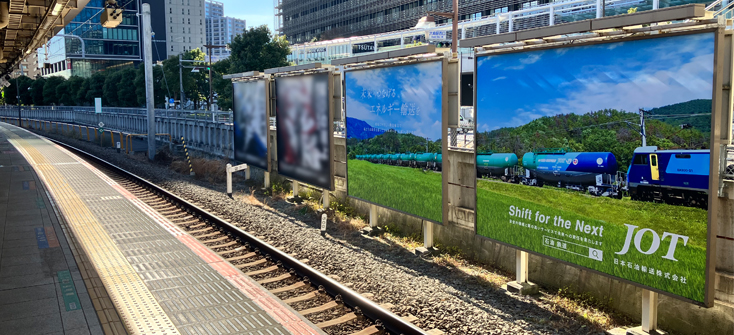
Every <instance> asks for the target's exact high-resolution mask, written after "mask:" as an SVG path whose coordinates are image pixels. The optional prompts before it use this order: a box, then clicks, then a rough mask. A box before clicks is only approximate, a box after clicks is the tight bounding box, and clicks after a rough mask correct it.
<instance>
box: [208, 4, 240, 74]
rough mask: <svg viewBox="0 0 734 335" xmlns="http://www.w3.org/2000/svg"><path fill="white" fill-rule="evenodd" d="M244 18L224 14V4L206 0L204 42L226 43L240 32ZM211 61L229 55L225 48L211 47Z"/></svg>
mask: <svg viewBox="0 0 734 335" xmlns="http://www.w3.org/2000/svg"><path fill="white" fill-rule="evenodd" d="M245 23H246V22H245V20H241V19H236V18H233V17H227V16H224V4H222V3H221V2H218V1H211V0H207V1H206V44H208V45H227V44H229V43H231V42H232V39H234V37H235V36H237V35H239V34H242V33H243V32H244V31H245V29H246V27H247V26H246V25H245ZM211 54H212V62H216V61H218V60H221V59H225V58H227V57H229V55H230V51H229V49H227V48H213V49H212V50H211Z"/></svg>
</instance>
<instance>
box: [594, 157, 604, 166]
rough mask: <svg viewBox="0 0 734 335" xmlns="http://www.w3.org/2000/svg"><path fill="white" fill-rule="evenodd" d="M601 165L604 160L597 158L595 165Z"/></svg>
mask: <svg viewBox="0 0 734 335" xmlns="http://www.w3.org/2000/svg"><path fill="white" fill-rule="evenodd" d="M602 163H604V160H603V159H601V157H599V158H597V159H596V164H599V165H601V164H602Z"/></svg>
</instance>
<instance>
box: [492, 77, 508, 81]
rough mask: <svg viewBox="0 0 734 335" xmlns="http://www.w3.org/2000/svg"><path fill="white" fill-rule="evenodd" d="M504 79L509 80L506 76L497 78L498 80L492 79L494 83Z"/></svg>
mask: <svg viewBox="0 0 734 335" xmlns="http://www.w3.org/2000/svg"><path fill="white" fill-rule="evenodd" d="M503 79H507V77H505V76H502V77H497V78H494V79H492V81H498V80H503Z"/></svg>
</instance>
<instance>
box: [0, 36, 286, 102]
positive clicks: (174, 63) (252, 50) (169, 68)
mask: <svg viewBox="0 0 734 335" xmlns="http://www.w3.org/2000/svg"><path fill="white" fill-rule="evenodd" d="M229 48H230V50H231V55H230V57H229V58H227V59H223V60H220V61H218V62H214V63H212V65H211V69H212V91H213V92H214V93H217V95H218V97H217V100H218V101H217V103H218V105H219V108H220V109H222V110H229V109H231V108H232V82H231V81H230V80H228V79H222V75H225V74H230V73H241V72H248V71H263V70H265V69H267V68H273V67H281V66H287V65H288V62H287V61H286V56H287V55H288V54H289V53H290V47H289V46H288V42H287V40H286V39H285V37H284V36H272V34H271V32H270V30H269V29H268V28H267V26H266V25H262V26H260V27H256V28H250V29H249V30H246V31H245V32H244V33H242V34H240V35H237V36H235V37H234V39H233V41H232V43H230V44H229ZM182 59H184V60H195V61H196V62H184V63H183V65H184V66H192V65H193V66H197V68H199V72H191V70H192V69H190V68H184V69H182V72H181V79H182V80H179V61H178V55H176V56H171V57H169V58H168V59H166V60H164V61H163V62H162V64H161V65H154V66H153V91H154V103H155V106H156V107H157V108H161V107H163V106H164V104H165V98H166V97H169V98H174V99H176V100H179V99H180V95H181V83H183V91H184V95H185V97H186V99H188V100H191V101H193V102H194V108H198V107H199V106H203V105H207V104H208V102H209V101H208V100H209V71H207V68H208V64H209V63H208V58H207V57H206V54H205V53H204V52H203V51H201V50H199V49H194V50H190V51H186V52H184V53H183V54H182ZM18 91H19V93H20V94H19V95H20V103H21V104H22V105H39V106H41V105H44V106H48V105H56V106H93V105H94V98H102V105H103V106H106V107H143V106H145V66H144V65H143V64H142V63H141V64H139V65H138V66H137V67H132V66H129V67H123V68H119V69H110V68H108V69H106V70H104V71H99V72H96V73H94V74H93V75H92V76H91V77H89V78H82V77H78V76H71V77H70V78H68V79H66V78H64V77H61V76H49V77H46V78H44V77H40V76H39V77H37V78H30V77H27V76H21V77H19V78H18V79H17V81H16V80H15V79H11V80H10V85H9V86H6V87H4V88H3V90H2V103H5V104H10V105H17V104H18V101H17V100H18V99H17V98H16V95H17V94H18V93H17V92H18Z"/></svg>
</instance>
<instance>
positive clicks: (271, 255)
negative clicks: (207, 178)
mask: <svg viewBox="0 0 734 335" xmlns="http://www.w3.org/2000/svg"><path fill="white" fill-rule="evenodd" d="M49 140H51V141H53V142H54V143H56V144H58V145H60V146H62V147H64V148H66V149H67V150H69V151H72V152H74V153H75V154H77V155H79V156H80V157H81V158H83V159H85V160H87V161H88V162H90V163H91V164H93V165H94V166H95V167H97V168H98V169H99V170H100V171H102V172H103V173H105V174H106V175H107V176H109V177H110V178H112V179H113V180H114V181H116V182H117V183H118V184H120V185H121V186H122V187H124V188H125V189H127V190H128V191H130V192H131V193H132V194H133V195H135V196H136V197H137V198H139V199H140V200H141V201H143V202H144V203H146V204H147V205H148V206H150V207H151V208H153V209H154V210H156V211H158V212H159V213H160V214H161V215H163V216H164V217H166V218H167V219H168V220H169V221H171V222H172V223H174V224H176V225H177V226H179V227H181V228H182V229H183V230H185V231H186V232H188V233H189V234H190V235H191V236H193V237H195V238H196V239H198V240H199V241H200V242H201V243H202V244H204V245H205V246H206V247H208V248H209V249H211V250H212V251H214V252H216V253H217V254H218V255H220V256H222V258H224V259H225V260H227V261H229V262H230V263H231V264H232V265H234V266H235V267H236V268H237V269H240V270H241V271H242V272H243V273H244V274H245V275H247V276H249V277H250V278H252V279H253V280H255V281H257V282H258V283H259V284H260V285H262V286H263V287H265V288H266V289H267V290H269V291H270V292H271V293H272V294H274V295H275V296H277V297H278V298H280V299H281V300H282V301H283V302H284V303H286V304H288V305H290V306H291V307H292V308H293V309H295V310H296V311H298V312H299V313H300V314H301V315H303V316H304V317H305V318H306V319H308V320H309V321H311V322H313V323H314V324H315V325H316V326H317V327H319V328H321V329H322V330H323V331H324V332H325V333H326V334H329V335H349V334H351V335H370V334H395V335H398V334H405V335H411V334H441V332H440V331H436V330H431V331H428V332H426V331H423V330H422V329H420V328H418V327H416V326H415V325H413V324H412V323H411V322H412V321H414V320H415V317H413V316H407V317H400V316H398V315H396V314H394V313H392V312H390V309H391V308H393V307H394V306H392V305H390V304H383V305H379V304H377V303H375V302H373V301H372V300H370V298H371V295H370V294H364V295H363V294H359V293H357V292H354V291H353V290H351V289H349V288H348V287H346V286H344V285H342V284H340V283H339V282H338V278H331V277H329V276H327V275H325V274H323V273H321V272H319V271H316V270H314V269H313V268H311V267H310V266H308V265H307V264H306V262H307V260H303V261H301V260H298V259H296V258H295V257H293V256H291V255H288V254H287V253H285V252H283V251H281V250H279V249H278V248H277V247H276V246H273V245H272V244H271V243H268V242H265V241H262V240H260V239H259V238H257V237H255V236H253V235H251V234H249V233H247V232H245V231H242V230H241V229H239V228H237V227H235V226H234V225H232V224H230V223H228V222H226V221H224V220H222V219H220V218H218V217H217V216H216V215H214V214H212V213H210V212H208V211H206V210H205V209H202V208H200V207H198V206H196V205H194V204H192V203H190V202H188V201H186V200H184V199H182V198H180V197H178V196H176V195H175V194H172V193H170V192H168V191H166V190H164V189H162V188H160V187H158V186H157V185H155V184H153V183H150V182H148V181H147V180H145V179H143V178H141V177H138V176H137V175H135V174H133V173H130V172H128V171H126V170H124V169H121V168H119V167H117V166H115V165H113V164H111V163H109V162H107V161H105V160H103V159H101V158H98V157H96V156H94V155H91V154H89V153H87V152H85V151H82V150H79V149H77V148H75V147H72V146H70V145H67V144H65V143H63V142H59V141H56V140H53V139H49ZM273 243H277V241H275V242H273Z"/></svg>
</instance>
